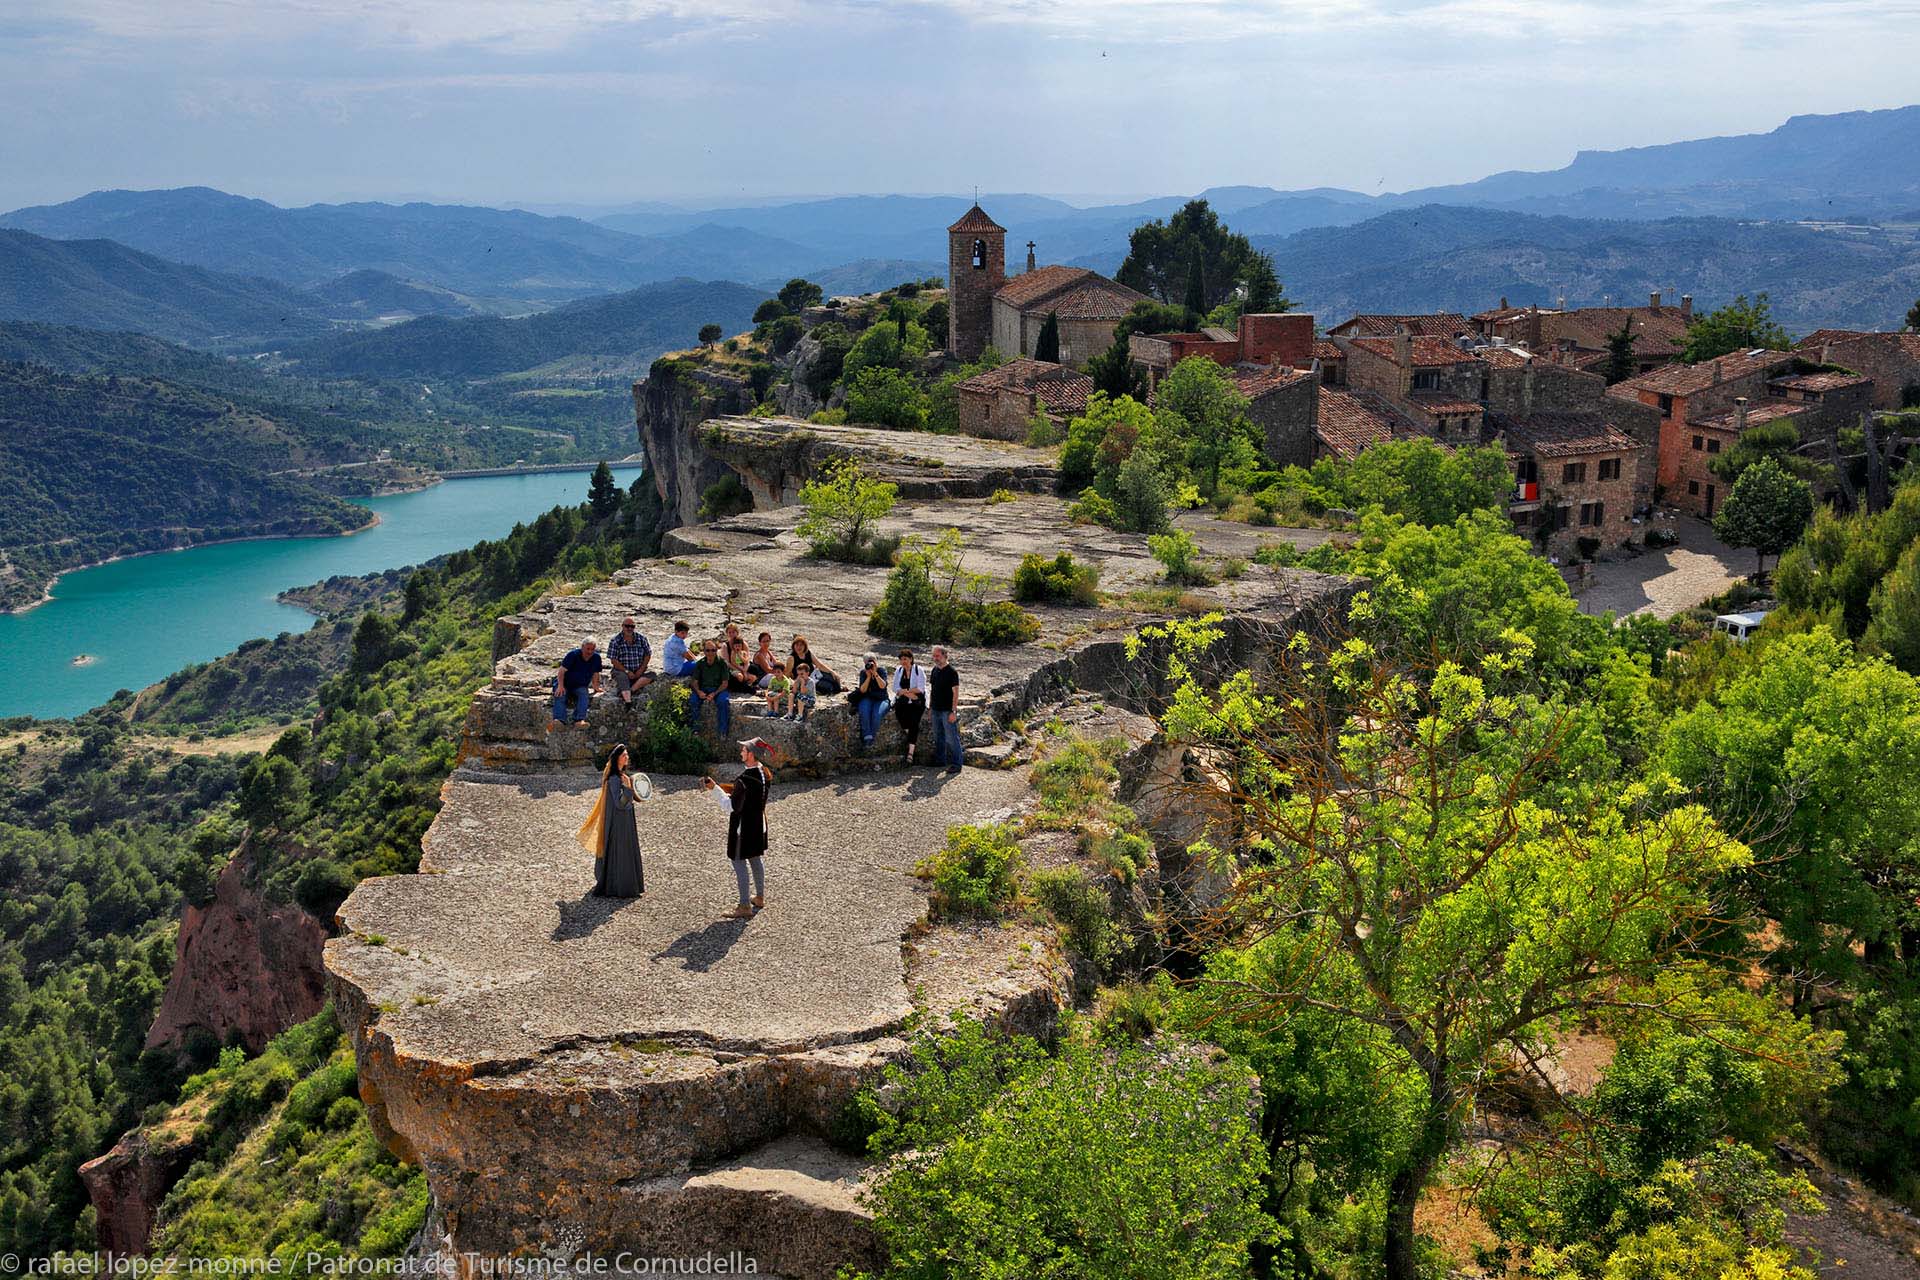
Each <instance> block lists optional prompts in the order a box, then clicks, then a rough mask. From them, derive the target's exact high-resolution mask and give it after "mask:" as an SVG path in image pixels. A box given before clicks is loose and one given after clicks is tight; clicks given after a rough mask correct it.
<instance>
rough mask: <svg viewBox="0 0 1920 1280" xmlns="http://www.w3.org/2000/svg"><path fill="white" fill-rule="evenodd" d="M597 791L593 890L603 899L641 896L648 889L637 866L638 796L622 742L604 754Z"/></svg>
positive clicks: (641, 870)
mask: <svg viewBox="0 0 1920 1280" xmlns="http://www.w3.org/2000/svg"><path fill="white" fill-rule="evenodd" d="M600 794H601V806H600V808H601V822H602V823H603V824H604V828H603V837H602V840H601V845H600V857H599V858H598V859H597V860H596V861H595V862H594V864H593V892H594V893H595V895H597V896H598V897H602V898H638V897H642V896H644V895H645V893H646V892H647V877H646V872H645V870H644V869H643V868H642V867H641V865H640V831H639V824H638V823H637V822H636V821H635V819H634V812H633V806H634V804H635V803H636V802H637V800H638V799H639V797H637V796H636V795H635V794H634V790H633V778H632V777H631V776H630V775H629V774H628V773H627V748H626V747H625V746H624V745H622V746H618V747H615V748H614V749H613V754H612V755H611V756H608V757H607V771H606V773H605V774H604V775H603V776H602V777H601V779H600Z"/></svg>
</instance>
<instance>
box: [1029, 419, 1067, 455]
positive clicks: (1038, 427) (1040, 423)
mask: <svg viewBox="0 0 1920 1280" xmlns="http://www.w3.org/2000/svg"><path fill="white" fill-rule="evenodd" d="M1060 439H1061V437H1060V428H1059V427H1058V426H1056V425H1055V424H1054V421H1053V419H1052V418H1049V417H1048V416H1047V415H1046V414H1045V413H1043V412H1042V411H1040V410H1038V409H1035V410H1034V411H1033V417H1032V418H1031V419H1030V420H1029V421H1028V422H1027V447H1028V448H1029V449H1051V448H1052V447H1053V446H1054V445H1056V444H1059V443H1060Z"/></svg>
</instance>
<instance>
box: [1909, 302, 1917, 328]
mask: <svg viewBox="0 0 1920 1280" xmlns="http://www.w3.org/2000/svg"><path fill="white" fill-rule="evenodd" d="M1907 328H1908V330H1910V331H1912V332H1915V333H1920V301H1916V302H1915V303H1914V304H1913V305H1912V306H1911V307H1909V308H1907Z"/></svg>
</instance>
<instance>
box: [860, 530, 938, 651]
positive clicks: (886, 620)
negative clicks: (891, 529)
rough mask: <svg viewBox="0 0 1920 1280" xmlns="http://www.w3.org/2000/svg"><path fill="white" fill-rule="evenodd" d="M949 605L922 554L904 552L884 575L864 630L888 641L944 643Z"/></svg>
mask: <svg viewBox="0 0 1920 1280" xmlns="http://www.w3.org/2000/svg"><path fill="white" fill-rule="evenodd" d="M953 613H954V609H953V604H952V602H951V601H949V600H946V599H943V598H942V595H941V593H940V591H939V590H938V589H937V588H936V587H935V586H934V584H933V574H932V571H931V569H930V566H929V562H928V556H927V553H926V552H925V551H905V552H902V553H901V555H900V562H899V563H898V564H896V565H894V567H893V572H892V573H890V574H888V575H887V586H886V590H885V591H884V592H882V593H881V596H880V603H879V604H877V605H875V606H874V608H873V613H872V614H871V615H869V616H868V618H867V629H868V630H870V631H872V632H873V633H874V634H875V635H877V636H884V637H886V638H887V639H889V640H901V641H906V642H908V643H921V642H924V641H929V640H948V639H951V638H952V632H953Z"/></svg>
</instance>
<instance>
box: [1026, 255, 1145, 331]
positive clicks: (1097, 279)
mask: <svg viewBox="0 0 1920 1280" xmlns="http://www.w3.org/2000/svg"><path fill="white" fill-rule="evenodd" d="M993 300H994V301H995V302H1004V303H1006V304H1008V305H1009V306H1011V307H1013V308H1014V310H1016V311H1020V312H1023V313H1027V314H1038V313H1044V312H1048V311H1051V312H1053V313H1054V314H1056V315H1058V316H1059V317H1060V318H1061V319H1062V320H1118V319H1120V318H1121V317H1123V316H1125V315H1126V314H1127V312H1129V311H1131V310H1133V307H1134V304H1135V303H1138V302H1145V301H1146V300H1147V296H1146V295H1145V294H1143V293H1136V292H1135V291H1134V290H1132V289H1129V288H1127V286H1125V285H1123V284H1121V283H1119V282H1118V281H1115V280H1109V279H1107V278H1106V277H1105V276H1103V275H1101V274H1100V273H1099V272H1097V271H1089V270H1087V269H1086V268H1085V267H1061V266H1051V267H1036V268H1035V269H1034V270H1032V271H1027V272H1023V273H1022V274H1020V275H1017V276H1015V277H1014V278H1013V279H1011V280H1009V281H1007V282H1006V283H1005V284H1003V285H1001V286H1000V288H999V289H998V290H997V291H996V292H995V293H994V295H993Z"/></svg>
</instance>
